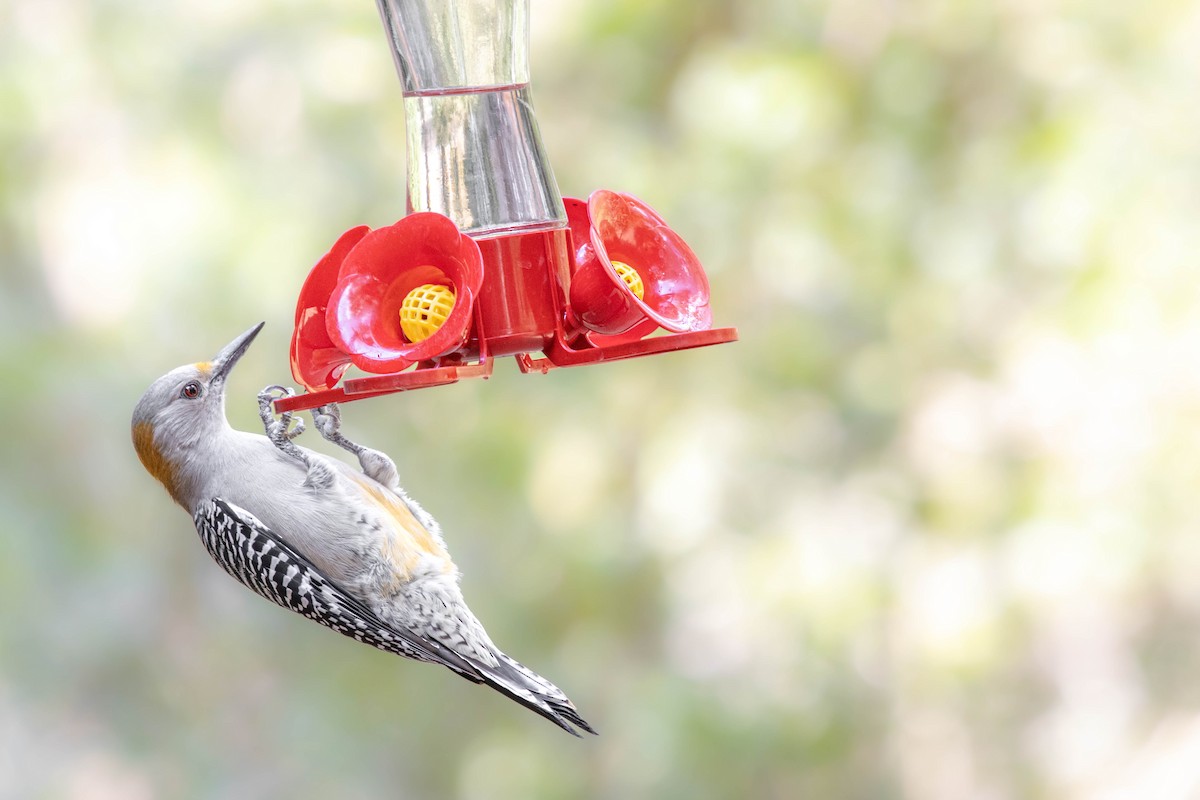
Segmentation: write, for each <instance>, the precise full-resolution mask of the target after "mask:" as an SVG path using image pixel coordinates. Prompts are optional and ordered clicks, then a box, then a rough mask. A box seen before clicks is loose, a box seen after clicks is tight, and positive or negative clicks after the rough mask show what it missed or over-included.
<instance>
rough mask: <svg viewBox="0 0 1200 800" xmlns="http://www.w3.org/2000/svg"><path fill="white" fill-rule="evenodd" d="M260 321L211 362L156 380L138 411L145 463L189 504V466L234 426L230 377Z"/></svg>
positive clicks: (138, 442)
mask: <svg viewBox="0 0 1200 800" xmlns="http://www.w3.org/2000/svg"><path fill="white" fill-rule="evenodd" d="M264 324H265V323H262V322H260V323H259V324H257V325H255V326H254V327H253V328H251V329H250V330H248V331H246V332H245V333H243V334H242V335H241V336H239V337H237V338H236V339H234V340H233V341H232V342H230V343H229V344H227V345H225V347H223V348H222V349H221V352H219V353H217V355H216V356H214V357H213V359H212V360H211V361H201V362H198V363H196V364H186V365H184V366H182V367H176V368H175V369H173V370H171V371H170V372H168V373H167V374H166V375H163V376H162V377H161V378H159V379H158V380H156V381H154V383H152V384H150V388H148V389H147V390H146V392H145V394H143V395H142V398H141V399H140V400H138V403H137V406H136V407H134V409H133V446H134V449H135V450H137V454H138V458H139V459H141V462H142V466H144V467H145V468H146V470H147V471H148V472H149V473H150V474H151V475H153V476H154V477H155V478H157V479H158V480H159V482H161V483H162V485H163V486H165V487H166V488H167V491H168V492H170V493H171V497H173V498H174V499H175V501H176V502H178V503H180V504H181V505H182V504H183V494H184V490H185V486H184V483H185V474H184V471H185V467H186V465H187V463H188V461H189V459H192V458H194V456H195V455H196V453H197V451H198V448H201V447H203V445H204V443H205V442H206V441H210V440H211V438H212V437H213V436H214V435H215V434H218V433H220V432H221V430H223V429H224V428H227V427H228V426H229V423H228V422H227V421H226V419H225V379H226V378H227V377H228V376H229V372H230V370H232V369H233V366H234V364H236V363H237V362H238V359H240V358H241V357H242V356H243V355H244V354H245V352H246V350H248V349H249V348H250V343H251V342H253V341H254V337H255V336H257V335H258V332H259V331H260V330H262V327H263V325H264Z"/></svg>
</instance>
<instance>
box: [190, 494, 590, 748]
mask: <svg viewBox="0 0 1200 800" xmlns="http://www.w3.org/2000/svg"><path fill="white" fill-rule="evenodd" d="M192 519H193V521H194V522H195V523H196V530H197V531H198V532H199V534H200V540H201V541H202V542H203V543H204V547H205V549H206V550H208V554H209V555H210V556H212V558H213V560H214V561H216V562H217V563H218V564H220V565H221V568H222V569H224V570H225V571H226V572H228V573H229V574H230V575H231V576H233V577H234V578H235V579H236V580H237V581H238V582H239V583H241V584H242V585H243V586H245V587H246V588H248V589H250V590H252V591H253V592H254V593H255V594H258V595H260V596H262V597H265V598H266V599H268V600H270V601H271V602H272V603H275V604H276V605H279V606H282V607H283V608H286V609H288V610H289V611H295V612H296V613H297V614H300V615H302V616H304V617H307V618H308V619H310V620H312V621H313V622H319V623H320V624H322V625H324V626H325V627H327V628H331V629H333V630H335V631H337V632H338V633H340V634H342V635H344V636H349V637H350V638H351V639H354V640H355V641H359V642H363V643H365V644H369V645H371V646H372V647H377V648H379V649H380V650H383V651H385V652H388V653H394V654H396V655H400V656H405V657H407V658H412V659H416V660H418V661H429V662H432V663H435V664H441V665H443V666H445V667H448V668H449V669H451V670H453V671H454V672H455V673H457V674H458V675H460V676H462V677H463V678H466V679H467V680H469V681H471V682H472V683H482V684H486V685H488V686H490V687H492V688H493V689H495V690H497V691H499V692H501V693H502V694H504V695H506V696H508V697H509V698H511V699H513V700H515V701H517V702H518V703H520V704H521V705H523V706H525V707H526V708H528V709H530V710H531V711H534V712H536V713H538V714H540V715H542V716H543V717H545V718H546V719H548V720H550V721H551V722H553V723H554V724H556V725H558V726H559V727H561V728H562V729H563V730H565V731H567V732H568V733H571V734H573V735H576V736H578V735H579V734H578V733H577V732H576V731H575V730H574V728H572V727H571V726H572V725H576V726H579V727H580V728H582V729H583V730H586V731H588V732H589V733H595V731H594V730H593V729H592V727H591V726H590V725H588V723H587V722H586V721H584V719H583V718H582V717H580V716H579V712H578V711H576V710H575V706H574V705H572V704H571V701H570V700H569V699H567V696H566V695H565V694H563V693H562V691H561V690H560V689H559V688H558V687H556V686H554V684H552V683H550V682H549V681H547V680H546V679H545V678H543V677H541V676H540V675H538V674H537V673H535V672H533V671H532V670H530V669H528V668H526V667H524V666H522V665H521V664H519V663H517V662H516V661H514V660H513V659H511V658H509V657H508V656H507V655H505V654H504V653H501V652H499V651H497V653H496V656H497V663H496V664H494V665H486V664H481V663H479V662H478V661H476V660H474V659H471V658H468V657H466V656H464V655H462V654H460V653H457V652H455V651H453V650H451V649H450V648H448V647H446V646H445V645H444V644H442V643H441V642H438V641H435V640H433V639H430V638H428V637H426V636H423V635H421V634H420V633H417V632H415V631H411V630H406V629H403V628H398V627H396V626H394V625H390V624H389V623H387V622H385V621H384V620H382V619H381V618H380V617H379V616H378V615H377V614H375V612H373V611H372V610H371V609H370V608H368V607H367V606H366V605H365V604H363V603H362V601H360V600H358V599H357V598H355V597H354V596H352V595H350V594H349V593H348V592H346V591H345V590H344V589H342V588H341V587H340V586H338V585H337V584H336V583H334V582H333V581H331V580H329V579H328V578H326V577H325V576H324V575H323V574H322V573H321V571H320V570H319V569H318V568H317V567H316V565H315V564H313V563H312V562H311V561H310V560H309V559H308V558H306V557H305V556H304V555H302V554H301V553H299V552H298V551H296V550H295V549H294V548H292V547H291V546H290V545H289V544H288V543H287V542H285V541H284V540H283V539H282V538H280V537H279V536H278V535H276V533H275V532H274V531H272V530H271V529H270V528H268V527H267V526H266V525H264V524H263V523H262V522H260V521H259V520H258V519H257V518H256V517H255V516H254V515H253V514H251V513H250V512H249V511H246V510H245V509H243V508H240V507H238V506H236V505H234V504H233V503H230V502H228V501H225V500H222V499H220V498H214V499H213V500H210V501H209V502H207V503H205V504H204V505H203V506H201V507H200V509H199V510H198V511H196V513H195V515H194V516H193V517H192Z"/></svg>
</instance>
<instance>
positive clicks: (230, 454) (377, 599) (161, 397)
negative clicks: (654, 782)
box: [132, 323, 595, 736]
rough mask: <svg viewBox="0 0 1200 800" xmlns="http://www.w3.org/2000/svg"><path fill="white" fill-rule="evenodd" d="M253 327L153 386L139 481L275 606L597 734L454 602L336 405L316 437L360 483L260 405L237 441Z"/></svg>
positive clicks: (317, 414)
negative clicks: (228, 388)
mask: <svg viewBox="0 0 1200 800" xmlns="http://www.w3.org/2000/svg"><path fill="white" fill-rule="evenodd" d="M262 327H263V323H259V324H258V325H256V326H254V327H253V328H251V329H250V330H248V331H246V332H245V333H243V334H242V335H241V336H239V337H237V338H236V339H234V340H233V341H232V342H230V343H229V344H228V345H226V346H225V347H224V348H223V349H222V350H221V351H220V352H219V353H218V354H217V355H216V357H215V358H213V359H212V360H211V361H203V362H199V363H196V364H188V365H185V366H182V367H178V368H176V369H173V370H171V371H170V372H168V373H167V374H166V375H163V376H162V377H161V378H159V379H158V380H156V381H154V382H153V383H152V384H151V385H150V388H149V389H147V390H146V393H145V394H144V395H142V398H141V399H140V400H139V401H138V403H137V406H136V407H135V409H134V412H133V421H132V429H133V430H132V433H133V445H134V449H135V450H136V451H137V454H138V458H139V459H140V460H141V462H142V465H143V466H145V468H146V470H147V471H148V472H149V473H150V474H151V475H153V476H154V477H155V478H157V479H158V481H159V482H161V483H162V485H163V486H164V487H165V488H166V490H167V492H168V493H169V494H170V495H171V498H172V499H173V500H174V501H175V502H176V503H178V504H179V505H180V506H182V507H183V508H184V509H185V510H186V511H188V512H189V513H190V514H191V515H192V520H193V522H194V523H195V525H196V530H197V532H198V533H199V534H200V540H201V542H203V544H204V547H205V549H207V550H208V553H209V555H210V556H212V558H213V560H215V561H216V562H217V563H218V564H219V565H220V566H221V567H222V568H223V569H224V570H225V571H226V572H228V573H229V574H230V575H231V576H233V577H234V578H235V579H236V580H238V581H239V582H240V583H242V584H243V585H245V586H246V587H247V588H249V589H251V590H253V591H254V592H256V593H257V594H259V595H261V596H262V597H265V598H266V599H268V600H270V601H271V602H273V603H276V604H277V605H280V606H282V607H284V608H286V609H289V610H291V611H295V612H297V613H299V614H302V615H303V616H305V617H307V618H308V619H310V620H313V621H315V622H319V623H321V624H322V625H324V626H326V627H328V628H332V629H333V630H335V631H337V632H338V633H341V634H344V635H346V636H349V637H352V638H354V639H356V640H357V641H360V642H365V643H366V644H370V645H372V646H374V647H377V648H379V649H380V650H384V651H386V652H389V653H394V654H396V655H400V656H405V657H407V658H412V659H416V660H418V661H427V662H431V663H435V664H441V665H442V666H444V667H447V668H449V669H450V670H452V671H453V672H455V673H457V674H458V675H460V676H461V677H463V678H466V679H467V680H469V681H472V682H473V683H482V684H486V685H487V686H490V687H491V688H493V689H495V690H496V691H498V692H500V693H502V694H504V695H506V696H508V697H509V698H511V699H513V700H515V701H516V702H518V703H520V704H521V705H523V706H525V707H526V708H529V709H531V710H532V711H534V712H536V713H538V714H540V715H542V716H543V717H545V718H546V719H548V720H550V721H551V722H553V723H555V724H556V725H558V726H559V727H561V728H563V729H564V730H566V731H567V732H568V733H571V734H573V735H575V736H578V735H579V733H578V731H577V730H576V728H580V729H582V730H585V731H587V732H589V733H595V731H594V730H593V729H592V727H591V726H590V725H589V724H588V723H587V722H586V721H584V719H583V718H582V717H581V716H580V715H579V712H578V711H576V710H575V706H574V705H573V704H572V703H571V701H570V700H569V699H568V698H567V696H566V695H565V694H563V692H562V691H561V690H559V689H558V687H556V686H555V685H554V684H552V683H550V682H549V681H547V680H546V679H545V678H543V677H541V676H540V675H537V674H536V673H534V672H533V671H531V670H529V669H527V668H526V667H524V666H522V665H521V664H519V663H517V662H516V661H514V660H513V659H512V658H509V657H508V656H507V655H505V654H504V653H503V652H502V651H501V650H500V649H499V648H497V647H496V645H495V644H493V643H492V640H491V639H490V638H489V637H488V635H487V632H486V631H485V630H484V629H483V626H482V625H481V624H480V622H479V620H478V619H476V618H475V615H474V614H472V613H471V610H470V609H469V608H468V607H467V604H466V602H465V601H464V600H463V596H462V591H461V589H460V588H459V572H458V568H457V567H456V566H455V565H454V562H453V561H452V560H451V559H450V554H449V553H448V552H447V550H446V543H445V541H444V540H443V538H442V532H441V528H440V527H439V526H438V524H437V522H436V521H435V520H434V519H433V517H431V516H430V515H429V514H428V513H426V512H425V511H424V510H423V509H422V508H421V507H420V506H419V505H417V503H415V502H414V501H413V500H412V499H410V498H409V497H408V495H406V494H405V493H404V490H403V489H401V488H400V483H399V480H398V473H397V471H396V465H395V463H394V462H393V461H392V459H391V458H389V457H388V456H387V455H385V454H384V453H381V452H380V451H378V450H373V449H371V448H368V447H363V446H361V445H359V444H356V443H354V442H352V441H350V440H349V439H347V438H346V437H345V436H344V435H343V434H342V433H341V430H340V428H341V417H340V412H339V411H338V408H337V406H336V405H332V404H330V405H327V406H322V407H321V408H319V409H316V410H315V411H314V412H313V422H314V425H315V427H316V428H317V430H318V432H319V433H320V434H321V435H322V436H323V437H324V438H325V439H327V440H328V441H330V442H333V443H334V444H336V445H338V446H339V447H342V448H344V449H346V450H347V451H349V452H352V453H354V454H355V455H356V456H357V458H358V462H359V466H360V467H361V470H362V471H361V472H360V471H359V470H356V469H354V468H353V467H351V466H350V465H349V464H347V463H345V462H343V461H340V460H338V459H333V458H328V457H326V456H324V455H321V454H319V453H316V452H313V451H311V450H308V449H306V448H303V447H300V446H298V445H296V444H295V442H294V441H293V439H295V438H296V437H297V436H298V435H300V433H301V432H302V431H303V430H304V424H303V422H302V421H301V420H300V419H299V418H294V417H293V415H292V414H290V413H284V414H281V415H280V416H279V417H276V416H275V414H274V412H273V407H272V404H273V402H274V400H276V399H278V398H279V397H281V396H286V395H288V394H291V390H289V389H286V388H284V387H280V386H269V387H267V388H266V389H264V390H263V391H262V392H260V393H259V395H258V407H259V416H260V417H261V418H262V420H263V426H264V430H265V433H266V435H265V436H264V435H260V434H254V433H248V432H245V431H239V430H234V429H233V428H232V427H231V426H230V425H229V422H228V421H227V420H226V418H225V381H226V378H227V377H228V376H229V372H230V370H232V369H233V366H234V365H235V364H236V363H237V362H238V359H240V358H241V357H242V355H243V354H244V353H245V352H246V350H247V349H248V348H249V347H250V343H251V342H252V341H254V337H255V336H257V335H258V332H259V331H260V330H262Z"/></svg>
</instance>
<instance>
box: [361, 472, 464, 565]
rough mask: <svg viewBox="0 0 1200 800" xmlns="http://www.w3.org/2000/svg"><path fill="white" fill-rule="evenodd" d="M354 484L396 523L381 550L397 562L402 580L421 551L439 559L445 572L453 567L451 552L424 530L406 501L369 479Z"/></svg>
mask: <svg viewBox="0 0 1200 800" xmlns="http://www.w3.org/2000/svg"><path fill="white" fill-rule="evenodd" d="M354 482H355V483H357V484H358V485H359V486H361V487H362V488H363V491H365V492H366V493H367V495H368V496H369V497H370V498H371V499H372V500H374V501H375V504H376V505H377V506H379V509H380V510H381V511H383V512H384V513H385V514H386V516H387V517H388V518H389V519H391V520H392V521H394V522H395V523H396V528H395V529H393V531H392V533H393V535H392V536H391V537H388V538H387V539H386V540H385V541H384V543H383V545H382V546H381V548H380V550H381V553H382V555H383V557H384V558H385V559H386V560H387V561H389V562H391V563H392V564H395V565H396V568H397V571H398V572H400V573H401V575H400V577H401V578H402V579H407V578H408V576H409V575H411V574H412V571H413V570H414V569H416V567H417V562H419V561H420V560H421V556H422V554H424V555H431V556H434V557H435V558H440V559H442V560H443V562H444V566H443V567H442V571H443V572H448V571H449V570H450V569H452V564H451V561H450V554H449V553H447V552H446V551H445V550H444V549H443V548H442V546H441V545H440V544H438V543H437V541H436V540H435V539H434V538H433V534H431V533H430V532H429V531H427V530H426V529H425V526H424V525H422V524H421V521H420V520H418V519H417V518H416V516H415V515H414V514H413V512H412V511H411V510H410V509H409V507H408V506H407V505H405V504H404V501H403V500H401V499H400V498H399V497H397V496H396V495H394V494H392V493H391V492H389V491H387V490H384V489H381V488H379V487H378V486H374V485H372V484H371V483H369V482H368V481H365V480H361V479H359V478H355V481H354Z"/></svg>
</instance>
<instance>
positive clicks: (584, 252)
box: [563, 189, 712, 341]
mask: <svg viewBox="0 0 1200 800" xmlns="http://www.w3.org/2000/svg"><path fill="white" fill-rule="evenodd" d="M563 202H564V204H565V205H566V209H567V222H568V224H569V225H570V227H571V235H572V239H573V240H574V247H575V265H576V269H575V274H574V275H573V276H572V277H571V308H572V311H573V313H574V316H575V317H576V318H577V320H578V321H579V322H580V323H582V324H583V325H584V326H586V327H587V328H588V329H589V330H591V331H593V332H594V333H596V334H600V335H603V336H606V337H608V336H619V338H620V339H621V340H625V341H628V340H632V339H640V338H641V337H643V336H645V335H647V334H649V333H651V332H652V331H654V330H655V329H657V328H659V327H662V328H665V329H667V330H669V331H673V332H676V333H680V332H683V331H699V330H706V329H708V328H711V327H712V310H711V309H710V308H709V305H708V278H707V277H705V275H704V269H703V268H702V267H701V266H700V260H699V259H698V258H697V257H696V254H695V253H693V252H692V249H691V248H690V247H688V246H687V243H686V242H684V241H683V239H682V238H680V236H679V234H677V233H675V231H673V230H671V228H670V227H669V226H668V225H667V223H666V222H665V221H664V220H663V218H662V217H660V216H659V215H658V214H657V213H655V212H654V210H653V209H651V208H650V207H649V206H648V205H646V204H645V203H643V202H642V201H641V200H638V199H637V198H635V197H633V196H632V195H628V194H623V193H621V192H612V191H608V190H606V189H601V190H598V191H595V192H592V194H591V196H590V197H588V199H587V202H586V203H585V202H584V201H582V200H577V199H575V198H565V199H564V201H563ZM614 263H618V264H619V265H620V269H621V271H622V272H626V273H627V272H628V271H629V268H632V270H633V271H634V272H636V274H637V277H639V278H640V280H641V286H642V291H643V294H642V297H641V298H639V297H638V296H637V294H636V293H635V292H634V291H632V290H630V288H629V285H628V283H627V282H626V281H625V280H624V279H623V278H622V277H621V275H620V274H618V268H617V267H614Z"/></svg>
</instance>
